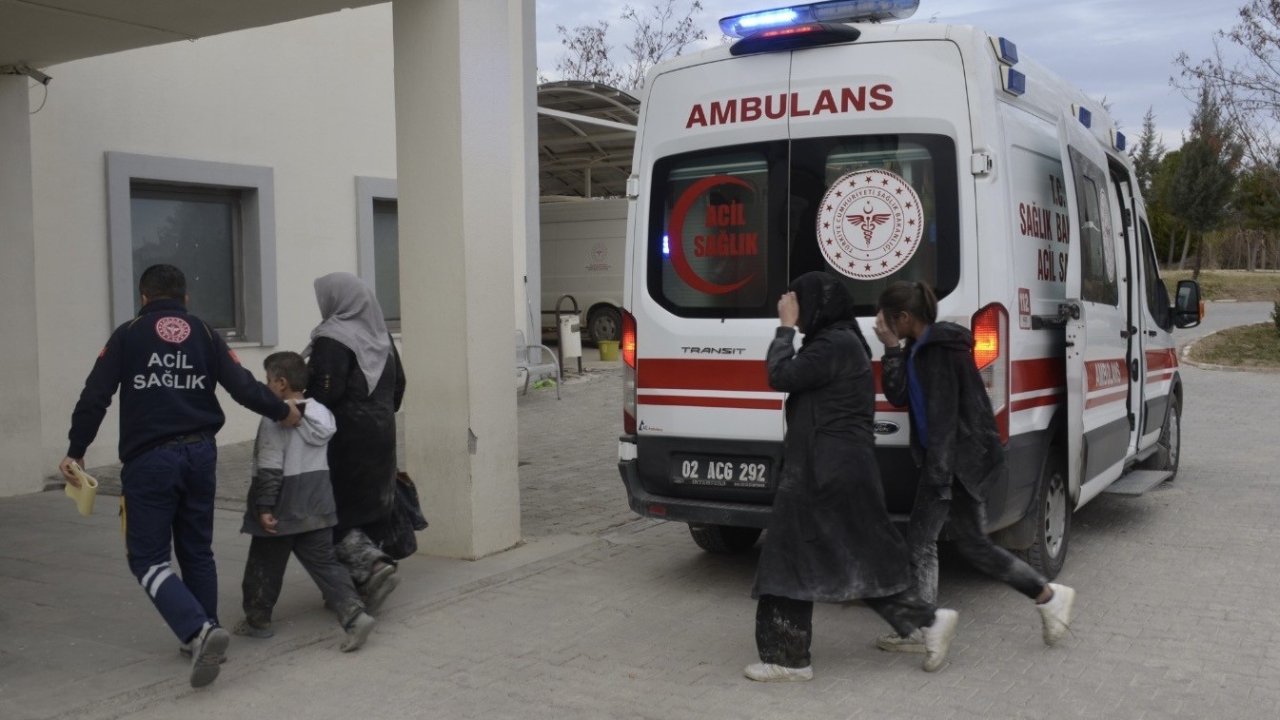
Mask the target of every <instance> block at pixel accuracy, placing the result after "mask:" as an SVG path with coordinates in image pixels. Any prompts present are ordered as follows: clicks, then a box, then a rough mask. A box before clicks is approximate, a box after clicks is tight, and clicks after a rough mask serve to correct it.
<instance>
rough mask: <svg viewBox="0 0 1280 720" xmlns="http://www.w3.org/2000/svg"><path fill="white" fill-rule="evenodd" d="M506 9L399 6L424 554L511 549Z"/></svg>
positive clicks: (405, 325) (412, 415)
mask: <svg viewBox="0 0 1280 720" xmlns="http://www.w3.org/2000/svg"><path fill="white" fill-rule="evenodd" d="M512 7H513V6H512V4H511V3H509V2H508V0H394V1H393V3H392V15H393V18H394V20H393V24H394V41H395V91H396V160H397V165H398V168H397V177H398V184H399V196H400V197H399V216H400V268H401V270H400V298H401V307H402V316H403V318H402V320H401V328H402V334H403V337H404V344H405V351H404V361H405V373H406V375H407V376H408V381H409V391H408V396H407V400H406V404H407V412H406V413H405V415H406V419H405V445H406V448H405V451H406V452H405V455H406V459H407V461H408V466H409V467H408V470H409V472H410V474H412V475H413V476H414V477H415V478H419V479H420V488H421V490H422V493H423V506H424V508H425V509H426V511H427V514H428V516H429V520H430V521H431V527H430V528H428V530H427V531H426V533H425V534H424V536H423V541H424V542H423V550H424V551H425V552H428V553H431V554H438V555H446V556H450V557H460V558H479V557H483V556H485V555H488V554H490V553H494V552H498V551H500V550H504V549H506V548H509V547H511V546H513V545H515V544H516V543H517V542H519V541H520V490H519V486H518V484H517V474H516V457H517V456H516V442H517V440H516V407H515V404H516V398H515V393H514V391H513V389H512V385H513V382H512V377H513V374H514V372H515V367H514V349H513V341H512V338H513V335H514V331H515V326H514V323H513V322H512V317H511V314H512V313H511V309H512V307H514V306H515V296H514V293H513V286H512V282H511V278H512V277H513V275H514V272H515V263H514V260H513V258H512V254H513V253H512V247H513V237H515V233H516V232H517V230H516V228H515V227H514V222H513V218H514V216H515V212H516V211H515V206H516V190H517V188H518V187H519V184H518V183H513V182H512V181H511V174H512V171H513V169H512V167H511V165H512V159H513V158H514V157H517V156H519V155H521V154H522V150H521V149H520V148H519V145H521V144H523V142H524V136H523V133H521V132H517V131H516V129H517V128H518V127H520V126H519V122H518V118H519V117H520V116H521V114H522V113H523V111H524V106H523V102H522V99H521V90H520V88H519V87H518V86H517V82H516V79H515V78H513V67H514V64H513V62H512V60H511V57H512V53H521V54H522V50H521V48H519V47H516V48H512V47H510V46H509V44H508V40H509V37H510V35H509V30H510V28H511V26H512V24H513V23H519V22H521V20H522V18H523V15H522V14H513V13H512V12H511V9H512Z"/></svg>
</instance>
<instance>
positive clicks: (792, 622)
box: [756, 590, 935, 668]
mask: <svg viewBox="0 0 1280 720" xmlns="http://www.w3.org/2000/svg"><path fill="white" fill-rule="evenodd" d="M862 602H864V603H866V604H867V607H870V608H871V609H872V610H874V611H875V612H876V614H877V615H879V616H880V617H882V618H884V620H885V622H887V623H889V625H891V626H892V627H893V629H894V631H896V632H897V633H898V634H899V635H902V636H903V637H906V636H907V635H910V634H911V633H913V632H915V630H916V629H917V628H922V627H928V626H929V625H932V624H933V615H934V612H935V608H934V606H933V604H932V603H928V602H925V601H923V600H920V599H919V598H917V597H916V596H915V594H914V593H912V592H911V591H909V590H908V591H905V592H900V593H895V594H893V595H890V596H888V597H879V598H863V599H862ZM812 641H813V602H812V601H809V600H793V599H791V598H787V597H781V596H779V595H761V596H760V599H759V601H758V602H757V604H756V649H757V650H758V651H759V653H760V661H761V662H766V663H771V664H773V665H781V666H783V667H789V668H802V667H809V662H810V660H809V645H810V643H811V642H812Z"/></svg>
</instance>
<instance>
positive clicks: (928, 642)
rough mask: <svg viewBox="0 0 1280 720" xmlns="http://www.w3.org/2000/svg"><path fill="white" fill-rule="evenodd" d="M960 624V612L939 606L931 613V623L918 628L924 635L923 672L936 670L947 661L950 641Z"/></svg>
mask: <svg viewBox="0 0 1280 720" xmlns="http://www.w3.org/2000/svg"><path fill="white" fill-rule="evenodd" d="M959 626H960V613H958V612H956V611H955V610H949V609H947V608H939V609H938V610H937V611H936V612H935V613H934V614H933V624H932V625H930V626H929V627H926V628H920V633H921V635H923V636H924V653H925V654H924V664H923V665H922V666H921V667H923V668H924V671H925V672H936V671H937V670H938V669H939V668H941V667H942V665H943V664H944V663H946V661H947V651H948V650H950V649H951V641H952V640H953V639H955V636H956V628H958V627H959Z"/></svg>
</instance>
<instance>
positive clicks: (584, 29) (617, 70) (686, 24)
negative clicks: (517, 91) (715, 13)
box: [556, 0, 707, 90]
mask: <svg viewBox="0 0 1280 720" xmlns="http://www.w3.org/2000/svg"><path fill="white" fill-rule="evenodd" d="M702 10H703V8H702V2H701V0H693V2H691V3H689V8H688V10H687V11H685V12H684V13H683V14H678V13H677V9H676V0H666V1H665V2H654V4H653V6H652V7H650V8H649V9H647V10H644V11H640V10H636V9H635V8H633V7H631V6H630V5H627V6H625V7H624V8H623V11H622V16H621V19H622V20H623V21H624V22H627V23H629V24H630V25H631V30H632V32H631V41H630V42H629V43H627V44H626V46H625V48H626V53H627V58H628V59H627V61H626V62H625V64H621V65H619V64H618V62H617V61H616V60H615V55H614V54H613V48H612V47H610V45H609V42H608V39H607V37H606V36H607V34H608V31H609V23H608V22H607V21H605V20H600V21H599V22H597V23H596V24H595V25H578V26H577V27H574V28H572V29H570V28H566V27H565V26H563V25H557V26H556V32H558V33H560V42H561V44H562V45H564V47H565V54H564V55H563V56H562V57H561V58H560V61H559V62H558V63H556V70H557V71H558V72H559V73H560V75H561V76H562V77H564V78H566V79H570V80H589V81H593V82H599V83H603V84H605V85H612V86H614V87H620V88H622V89H625V90H635V89H638V88H640V87H642V86H643V85H644V76H645V73H647V72H649V68H651V67H653V66H654V65H655V64H656V63H659V62H661V61H663V60H666V59H667V58H670V57H675V56H677V55H679V54H680V53H682V52H684V51H685V49H687V48H688V47H689V46H690V45H691V44H693V43H695V42H697V41H699V40H705V39H706V38H707V33H706V32H705V31H703V30H702V29H701V28H699V27H698V23H697V21H696V20H695V19H694V18H695V16H696V15H697V14H698V13H700V12H702Z"/></svg>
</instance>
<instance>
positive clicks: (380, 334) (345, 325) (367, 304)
mask: <svg viewBox="0 0 1280 720" xmlns="http://www.w3.org/2000/svg"><path fill="white" fill-rule="evenodd" d="M315 288H316V304H317V305H319V306H320V317H321V321H320V324H319V325H317V326H316V328H315V329H314V330H312V331H311V341H312V343H313V344H314V342H315V340H316V338H320V337H327V338H331V339H333V340H337V341H338V342H340V343H342V344H343V345H344V346H346V347H347V349H349V350H351V352H353V353H355V356H356V362H357V363H359V364H360V371H361V372H363V373H364V379H365V381H366V382H367V383H368V385H369V394H370V395H372V394H373V389H374V388H375V387H377V386H378V380H380V379H381V378H382V370H383V368H385V367H386V366H387V358H388V357H390V356H391V333H389V332H388V331H387V323H386V321H385V320H383V318H382V307H381V306H379V305H378V298H377V296H375V295H374V294H373V291H372V290H370V289H369V286H368V285H366V284H365V283H364V281H363V280H361V279H360V278H358V277H356V276H355V275H352V274H351V273H345V272H336V273H330V274H328V275H325V276H323V277H319V278H316V281H315ZM310 350H311V346H307V351H306V353H307V354H310Z"/></svg>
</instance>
